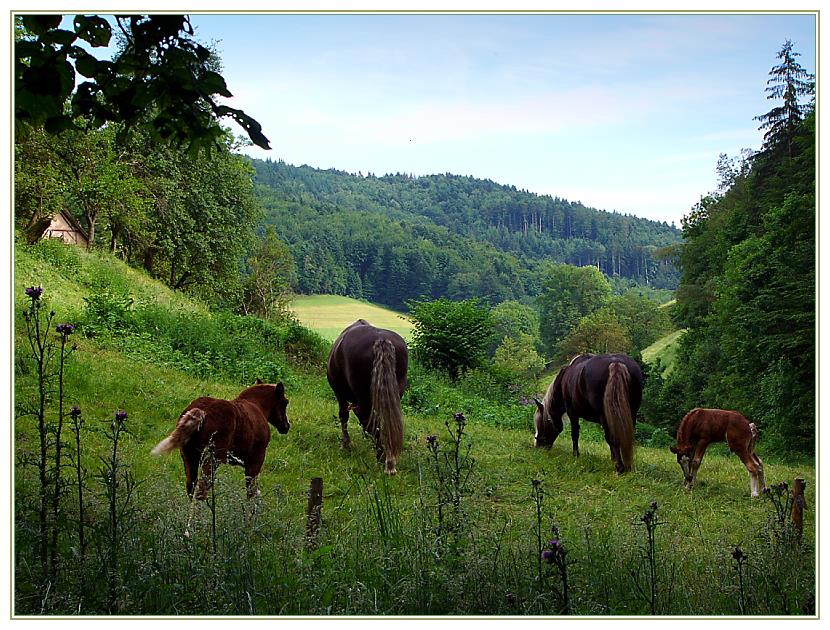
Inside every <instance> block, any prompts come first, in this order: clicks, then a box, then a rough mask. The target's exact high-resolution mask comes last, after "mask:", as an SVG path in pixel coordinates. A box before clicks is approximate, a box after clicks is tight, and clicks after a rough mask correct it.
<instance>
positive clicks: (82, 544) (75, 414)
mask: <svg viewBox="0 0 830 630" xmlns="http://www.w3.org/2000/svg"><path fill="white" fill-rule="evenodd" d="M69 418H70V419H71V420H72V433H73V434H74V435H75V454H74V464H75V482H76V484H77V488H78V553H79V556H80V560H81V568H82V570H83V566H84V562H85V559H86V538H85V535H84V518H85V515H84V477H85V476H86V475H85V474H84V473H85V471H84V469H83V466H82V465H81V431H82V430H83V428H84V419H83V417H82V416H81V408H80V407H78V406H77V405H75V406H73V407H72V409H70V410H69Z"/></svg>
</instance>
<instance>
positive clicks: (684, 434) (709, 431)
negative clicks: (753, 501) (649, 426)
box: [669, 408, 766, 497]
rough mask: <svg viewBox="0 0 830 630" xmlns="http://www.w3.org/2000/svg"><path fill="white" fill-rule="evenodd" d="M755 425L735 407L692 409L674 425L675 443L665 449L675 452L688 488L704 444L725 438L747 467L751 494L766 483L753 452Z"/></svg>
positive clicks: (755, 495) (704, 446) (698, 463)
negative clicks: (728, 409) (732, 408)
mask: <svg viewBox="0 0 830 630" xmlns="http://www.w3.org/2000/svg"><path fill="white" fill-rule="evenodd" d="M757 440H758V429H757V427H756V426H755V424H754V423H752V422H750V421H749V420H747V419H746V418H745V417H744V416H742V415H741V414H739V413H738V412H737V411H725V410H723V409H700V408H697V409H692V410H691V411H690V412H689V413H687V414H686V415H685V416H684V417H683V420H681V421H680V426H678V427H677V445H676V446H670V447H669V450H671V452H672V453H674V454H675V455H677V463H678V464H680V468H681V470H683V476H684V477H685V478H686V487H687V488H689V489H691V487H692V486H693V485H694V483H695V479H696V478H697V471H698V469H699V468H700V462H701V461H702V460H703V454H704V453H705V452H706V448H707V447H708V446H709V444H710V443H712V442H726V443H727V445H728V446H729V450H730V451H732V452H733V453H735V454H736V455H737V456H738V457H740V458H741V461H742V462H743V463H744V466H746V469H747V471H749V491H750V493H751V494H752V496H753V497H757V496H758V493H759V492H761V491H762V490H763V489H764V488H765V487H766V482H765V481H764V465H763V463H762V462H761V458H760V457H758V456H757V455H756V454H755V443H756V442H757Z"/></svg>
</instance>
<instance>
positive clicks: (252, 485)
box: [245, 450, 265, 499]
mask: <svg viewBox="0 0 830 630" xmlns="http://www.w3.org/2000/svg"><path fill="white" fill-rule="evenodd" d="M264 461H265V451H264V450H263V452H262V457H261V458H259V460H258V461H251V463H246V464H245V488H246V489H247V491H248V498H249V499H253V498H257V499H258V498H259V497H260V496H262V493H261V492H260V491H259V486H257V482H256V480H257V476H258V475H259V471H260V470H262V463H263V462H264Z"/></svg>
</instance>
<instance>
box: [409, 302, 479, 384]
mask: <svg viewBox="0 0 830 630" xmlns="http://www.w3.org/2000/svg"><path fill="white" fill-rule="evenodd" d="M408 305H409V309H410V312H411V318H412V320H413V322H414V323H415V329H414V331H413V337H414V343H413V355H414V356H415V357H416V358H417V359H418V360H420V361H421V362H423V363H424V365H426V366H428V367H431V368H437V369H441V370H444V371H445V372H446V373H447V374H448V375H449V377H450V379H452V380H453V381H455V380H456V379H457V378H458V377H459V375H460V374H462V373H463V372H465V371H467V370H471V369H474V368H476V367H478V366H480V365H482V364H483V363H484V359H485V357H486V350H487V346H488V344H489V342H490V339H491V338H492V336H493V321H492V318H491V316H490V311H489V309H488V308H487V306H485V305H482V304H481V303H479V301H478V300H464V301H461V302H452V301H450V300H447V299H445V298H441V299H440V300H435V301H433V302H410V303H409V304H408Z"/></svg>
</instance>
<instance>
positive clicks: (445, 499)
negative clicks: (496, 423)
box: [426, 413, 475, 547]
mask: <svg viewBox="0 0 830 630" xmlns="http://www.w3.org/2000/svg"><path fill="white" fill-rule="evenodd" d="M453 420H454V422H453V424H450V421H449V420H447V421H445V422H444V426H445V427H446V428H447V433H448V434H449V448H447V449H442V448H441V444H440V442H439V440H438V436H436V435H429V436H427V438H426V442H427V448H428V449H429V452H430V456H431V460H432V468H433V473H434V477H435V490H436V494H437V497H436V498H437V502H436V509H437V519H438V524H437V528H436V535H437V539H438V541H439V542H440V541H442V540H443V539H444V537H445V535H449V536H451V537H452V542H453V546H454V547H457V545H458V542H459V538H460V534H461V529H462V525H463V522H464V508H463V502H462V500H463V497H465V496H466V495H468V494H469V493H470V487H469V481H470V476H471V475H472V472H473V467H474V465H475V459H474V458H473V457H471V456H470V451H471V449H472V445H471V444H470V443H469V442H467V443H466V444H464V441H465V437H466V434H465V428H466V426H467V419H466V418H465V417H464V414H463V413H456V414H454V415H453Z"/></svg>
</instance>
